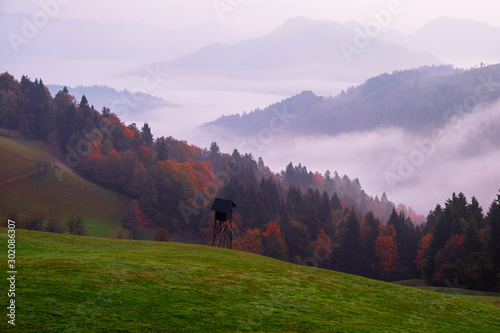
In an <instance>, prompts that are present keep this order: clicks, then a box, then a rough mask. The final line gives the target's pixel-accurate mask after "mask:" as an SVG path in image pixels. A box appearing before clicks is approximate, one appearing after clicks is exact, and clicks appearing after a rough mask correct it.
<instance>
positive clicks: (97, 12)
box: [0, 0, 500, 35]
mask: <svg viewBox="0 0 500 333" xmlns="http://www.w3.org/2000/svg"><path fill="white" fill-rule="evenodd" d="M53 3H57V4H58V5H59V7H60V10H59V11H58V13H57V17H58V18H62V19H82V20H93V21H100V22H110V23H111V22H118V23H142V24H148V25H152V26H156V27H164V28H169V29H180V28H186V27H189V26H194V25H198V24H202V23H206V22H218V23H219V24H221V25H224V26H225V27H228V28H230V29H234V30H237V31H242V32H245V33H250V34H256V35H260V34H263V33H266V32H269V31H271V30H273V29H276V28H277V27H278V26H280V25H281V24H283V22H285V21H286V20H287V19H289V18H291V17H295V16H305V17H308V18H311V19H318V20H320V19H329V20H334V21H337V22H340V23H344V22H348V21H352V20H355V21H358V22H359V23H367V22H369V21H371V20H373V13H379V12H380V11H383V10H387V9H389V8H397V9H398V10H397V14H394V15H393V17H392V19H391V23H390V28H394V29H396V30H399V31H401V32H404V33H411V32H413V31H414V30H416V29H417V28H418V27H420V26H422V25H423V24H425V23H426V22H428V21H430V20H432V19H434V18H437V17H441V16H448V17H454V18H462V19H470V20H476V21H483V22H486V23H489V24H490V25H492V26H498V25H499V22H498V21H499V20H498V9H499V7H500V4H499V2H498V1H496V0H476V1H463V0H462V1H456V0H439V1H436V0H382V1H380V0H333V1H332V0H168V1H161V0H141V1H130V0H129V1H123V0H85V1H81V0H35V1H32V0H28V1H18V0H2V1H0V10H3V11H6V12H9V13H24V14H28V15H33V14H35V13H36V12H37V11H39V10H40V8H41V7H42V6H43V5H49V4H53ZM42 4H43V5H42Z"/></svg>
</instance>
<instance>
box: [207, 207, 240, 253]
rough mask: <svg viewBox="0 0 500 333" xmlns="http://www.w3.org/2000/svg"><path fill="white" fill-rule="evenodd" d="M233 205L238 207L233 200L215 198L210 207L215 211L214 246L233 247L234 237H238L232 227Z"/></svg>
mask: <svg viewBox="0 0 500 333" xmlns="http://www.w3.org/2000/svg"><path fill="white" fill-rule="evenodd" d="M233 207H236V204H235V203H234V202H233V201H231V200H226V199H220V198H215V200H214V203H213V204H212V208H210V210H213V211H215V221H214V232H213V235H212V246H216V247H225V248H228V249H231V248H232V243H233V237H234V238H236V237H235V236H234V232H233V228H232V221H233Z"/></svg>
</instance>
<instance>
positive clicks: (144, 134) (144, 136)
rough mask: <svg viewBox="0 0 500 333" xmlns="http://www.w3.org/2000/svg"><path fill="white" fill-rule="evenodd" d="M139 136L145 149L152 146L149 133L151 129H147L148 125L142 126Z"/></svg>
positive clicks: (151, 134)
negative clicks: (140, 135)
mask: <svg viewBox="0 0 500 333" xmlns="http://www.w3.org/2000/svg"><path fill="white" fill-rule="evenodd" d="M141 134H142V139H143V140H144V143H145V144H146V147H151V146H152V144H153V133H151V127H149V125H148V123H144V126H142V129H141Z"/></svg>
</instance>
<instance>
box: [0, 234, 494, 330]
mask: <svg viewBox="0 0 500 333" xmlns="http://www.w3.org/2000/svg"><path fill="white" fill-rule="evenodd" d="M0 234H1V235H6V234H7V230H6V229H5V228H2V229H0ZM0 240H1V243H0V246H1V247H2V248H7V241H6V240H7V238H6V237H4V236H2V237H0ZM16 249H17V260H16V269H17V271H18V276H17V280H16V281H17V287H16V288H17V290H18V291H17V293H16V306H17V308H16V311H17V312H16V326H17V327H18V328H20V329H22V330H23V332H41V331H45V332H52V331H54V332H55V331H80V330H82V331H92V332H104V331H106V332H109V331H141V332H148V331H151V332H158V331H168V332H214V331H266V332H269V331H284V332H285V331H286V332H291V331H308V332H310V331H319V332H333V331H375V330H376V331H381V330H382V331H405V332H413V331H430V332H439V331H443V332H451V331H455V332H457V331H463V332H467V331H468V332H471V331H476V332H477V331H483V332H488V331H489V332H497V331H498V330H499V329H500V323H499V322H498V318H499V316H500V309H499V308H495V307H493V306H488V305H484V304H481V303H478V302H474V301H471V300H470V299H467V298H465V297H460V296H449V295H441V294H438V293H433V292H429V291H422V290H418V289H414V288H408V287H403V286H397V285H392V284H388V283H384V282H380V281H375V280H369V279H366V278H361V277H357V276H352V275H348V274H342V273H337V272H333V271H327V270H321V269H316V268H312V267H306V266H299V265H292V264H289V263H285V262H281V261H277V260H273V259H269V258H265V257H262V256H258V255H254V254H249V253H244V252H238V251H232V250H226V249H219V248H211V247H206V246H199V245H188V244H179V243H160V242H148V241H131V240H116V239H113V240H112V239H103V238H93V237H78V236H70V235H59V234H49V233H42V232H34V231H27V230H16ZM3 286H4V289H7V288H6V287H7V285H6V282H5V280H4V282H3ZM0 302H1V303H2V304H6V302H7V295H6V294H5V293H2V294H1V295H0ZM1 325H2V328H3V327H5V325H7V324H6V322H3V323H2V324H1Z"/></svg>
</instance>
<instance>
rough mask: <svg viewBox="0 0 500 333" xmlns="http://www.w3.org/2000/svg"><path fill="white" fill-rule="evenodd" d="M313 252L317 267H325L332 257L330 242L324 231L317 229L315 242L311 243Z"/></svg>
mask: <svg viewBox="0 0 500 333" xmlns="http://www.w3.org/2000/svg"><path fill="white" fill-rule="evenodd" d="M311 246H312V248H313V250H314V259H315V260H316V261H317V263H318V266H319V267H327V266H328V263H329V262H330V259H331V255H332V241H331V239H330V237H328V235H327V234H326V233H325V230H324V229H319V233H318V235H317V236H316V240H315V241H312V242H311Z"/></svg>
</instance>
